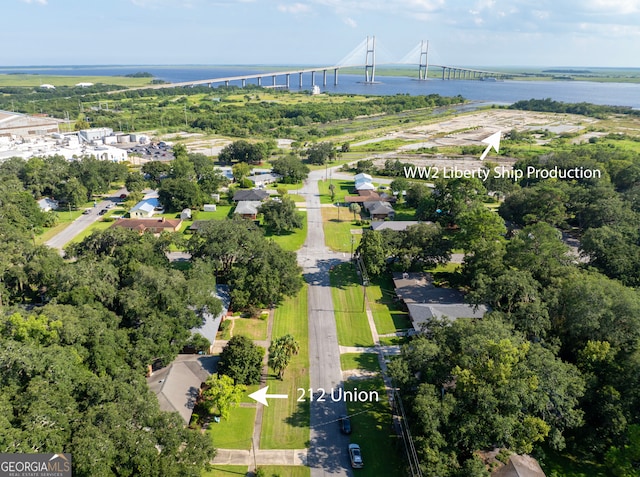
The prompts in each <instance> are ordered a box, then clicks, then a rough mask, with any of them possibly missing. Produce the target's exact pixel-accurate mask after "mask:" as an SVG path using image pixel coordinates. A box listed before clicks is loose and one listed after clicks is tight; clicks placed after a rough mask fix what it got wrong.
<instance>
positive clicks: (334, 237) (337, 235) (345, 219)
mask: <svg viewBox="0 0 640 477" xmlns="http://www.w3.org/2000/svg"><path fill="white" fill-rule="evenodd" d="M321 212H322V226H323V228H324V241H325V243H326V244H327V247H329V248H330V249H331V250H335V251H336V252H344V253H349V254H350V253H351V250H352V249H353V250H354V251H355V249H356V248H358V245H359V244H360V239H361V238H362V234H361V233H357V234H352V233H351V231H352V230H362V229H365V228H368V227H369V225H356V224H355V222H354V221H353V213H352V212H351V211H350V210H349V209H347V208H346V207H323V208H322V209H321ZM352 237H353V244H352V243H351V240H352Z"/></svg>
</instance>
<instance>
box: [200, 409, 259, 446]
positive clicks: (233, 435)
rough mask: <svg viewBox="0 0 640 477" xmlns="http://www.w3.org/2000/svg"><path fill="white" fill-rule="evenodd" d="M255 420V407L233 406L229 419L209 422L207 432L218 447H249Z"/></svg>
mask: <svg viewBox="0 0 640 477" xmlns="http://www.w3.org/2000/svg"><path fill="white" fill-rule="evenodd" d="M255 420H256V408H255V407H235V408H233V409H231V412H230V414H229V419H222V420H221V421H220V422H218V423H216V422H211V424H210V425H209V429H207V434H208V435H209V437H210V438H211V439H212V442H213V446H214V447H216V448H218V449H250V448H251V438H252V436H253V426H254V423H255Z"/></svg>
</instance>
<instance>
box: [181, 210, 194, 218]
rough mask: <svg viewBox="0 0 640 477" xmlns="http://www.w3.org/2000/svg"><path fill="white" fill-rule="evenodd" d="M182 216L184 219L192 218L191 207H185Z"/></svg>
mask: <svg viewBox="0 0 640 477" xmlns="http://www.w3.org/2000/svg"><path fill="white" fill-rule="evenodd" d="M180 218H181V219H182V220H190V219H191V209H189V208H187V209H183V210H182V212H180Z"/></svg>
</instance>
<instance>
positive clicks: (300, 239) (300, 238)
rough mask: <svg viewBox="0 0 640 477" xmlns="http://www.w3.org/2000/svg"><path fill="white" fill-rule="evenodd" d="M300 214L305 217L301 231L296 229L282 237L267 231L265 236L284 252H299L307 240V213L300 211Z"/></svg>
mask: <svg viewBox="0 0 640 477" xmlns="http://www.w3.org/2000/svg"><path fill="white" fill-rule="evenodd" d="M298 213H299V214H301V215H302V216H303V220H302V228H301V229H294V230H293V231H292V232H285V233H283V234H282V235H275V234H273V233H272V232H270V231H265V235H264V236H265V237H267V238H270V239H271V240H273V241H274V242H275V243H277V244H278V245H280V247H282V248H283V249H284V250H289V251H291V252H295V251H296V250H298V249H299V248H300V247H302V244H303V243H304V241H305V240H306V239H307V213H306V212H300V211H298Z"/></svg>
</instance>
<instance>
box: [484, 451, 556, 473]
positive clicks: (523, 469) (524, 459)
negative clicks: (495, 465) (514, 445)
mask: <svg viewBox="0 0 640 477" xmlns="http://www.w3.org/2000/svg"><path fill="white" fill-rule="evenodd" d="M491 477H546V476H545V473H544V471H543V470H542V468H541V467H540V464H538V461H537V460H535V459H534V458H533V457H531V456H529V455H519V454H511V455H510V456H509V460H508V461H507V463H506V464H505V465H504V466H502V467H500V468H499V469H497V470H495V471H494V472H492V473H491Z"/></svg>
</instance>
